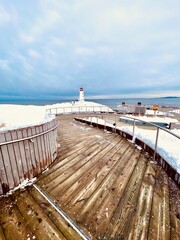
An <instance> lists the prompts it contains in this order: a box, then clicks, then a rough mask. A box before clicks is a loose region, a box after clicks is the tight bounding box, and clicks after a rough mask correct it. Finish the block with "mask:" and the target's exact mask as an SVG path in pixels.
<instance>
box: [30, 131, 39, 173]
mask: <svg viewBox="0 0 180 240" xmlns="http://www.w3.org/2000/svg"><path fill="white" fill-rule="evenodd" d="M27 136H28V137H31V136H32V129H31V128H27ZM28 143H29V155H30V158H31V163H32V172H33V176H37V174H38V169H37V166H36V161H35V151H34V139H29V140H28Z"/></svg>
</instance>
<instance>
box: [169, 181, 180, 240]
mask: <svg viewBox="0 0 180 240" xmlns="http://www.w3.org/2000/svg"><path fill="white" fill-rule="evenodd" d="M169 195H170V224H171V230H170V233H171V239H173V240H179V239H180V190H179V188H178V186H177V185H176V184H175V183H174V182H173V181H172V180H170V179H169Z"/></svg>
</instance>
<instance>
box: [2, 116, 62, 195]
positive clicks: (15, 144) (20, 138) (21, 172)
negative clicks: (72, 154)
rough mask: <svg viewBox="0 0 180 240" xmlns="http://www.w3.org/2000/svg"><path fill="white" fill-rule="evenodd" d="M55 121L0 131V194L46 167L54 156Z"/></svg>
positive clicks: (55, 148)
mask: <svg viewBox="0 0 180 240" xmlns="http://www.w3.org/2000/svg"><path fill="white" fill-rule="evenodd" d="M57 126H58V121H57V120H55V119H54V120H52V121H50V122H47V123H43V124H40V125H35V126H30V127H26V128H19V129H15V130H8V131H5V132H1V133H0V195H3V194H5V193H7V192H8V191H9V190H11V189H13V188H15V187H16V186H18V185H19V184H20V183H22V182H23V181H24V180H26V179H32V178H33V177H35V176H37V175H38V174H39V173H41V172H42V171H43V170H45V169H46V168H47V167H48V166H49V165H50V164H51V163H52V162H53V161H54V159H55V158H56V156H57Z"/></svg>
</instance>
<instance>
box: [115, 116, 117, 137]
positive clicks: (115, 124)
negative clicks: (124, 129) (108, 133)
mask: <svg viewBox="0 0 180 240" xmlns="http://www.w3.org/2000/svg"><path fill="white" fill-rule="evenodd" d="M116 124H117V123H116V115H115V126H114V133H115V134H116Z"/></svg>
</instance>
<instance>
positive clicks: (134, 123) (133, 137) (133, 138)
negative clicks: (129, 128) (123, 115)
mask: <svg viewBox="0 0 180 240" xmlns="http://www.w3.org/2000/svg"><path fill="white" fill-rule="evenodd" d="M135 125H136V120H135V119H134V122H133V134H132V141H133V142H134V141H135V136H134V135H135Z"/></svg>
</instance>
